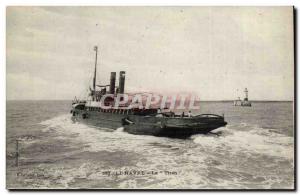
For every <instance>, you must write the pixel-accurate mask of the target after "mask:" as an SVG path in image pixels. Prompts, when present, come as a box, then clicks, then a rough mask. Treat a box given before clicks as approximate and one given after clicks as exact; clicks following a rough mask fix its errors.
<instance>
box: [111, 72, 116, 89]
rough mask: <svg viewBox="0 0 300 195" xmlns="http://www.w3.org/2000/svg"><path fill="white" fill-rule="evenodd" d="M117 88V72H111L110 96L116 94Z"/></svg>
mask: <svg viewBox="0 0 300 195" xmlns="http://www.w3.org/2000/svg"><path fill="white" fill-rule="evenodd" d="M115 86H116V72H111V73H110V85H109V94H114V93H115Z"/></svg>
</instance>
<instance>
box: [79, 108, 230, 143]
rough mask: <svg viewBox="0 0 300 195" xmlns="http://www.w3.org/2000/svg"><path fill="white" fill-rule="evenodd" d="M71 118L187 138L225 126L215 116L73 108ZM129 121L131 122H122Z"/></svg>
mask: <svg viewBox="0 0 300 195" xmlns="http://www.w3.org/2000/svg"><path fill="white" fill-rule="evenodd" d="M74 111H75V113H76V114H73V118H74V119H76V120H78V121H81V122H84V123H86V124H89V125H93V126H97V127H104V128H111V129H117V128H120V127H124V131H126V132H128V133H131V134H136V135H154V136H165V137H175V138H187V137H189V136H191V135H194V134H201V133H202V134H203V133H204V134H206V133H208V132H210V131H212V130H214V129H217V128H219V127H222V126H225V125H226V124H227V123H226V122H225V121H224V118H222V119H219V118H218V119H215V118H180V117H176V118H175V117H174V118H171V117H155V116H139V115H127V114H116V113H105V112H98V111H85V110H77V109H75V110H74ZM124 119H126V120H128V121H131V122H132V123H131V124H128V123H126V122H124Z"/></svg>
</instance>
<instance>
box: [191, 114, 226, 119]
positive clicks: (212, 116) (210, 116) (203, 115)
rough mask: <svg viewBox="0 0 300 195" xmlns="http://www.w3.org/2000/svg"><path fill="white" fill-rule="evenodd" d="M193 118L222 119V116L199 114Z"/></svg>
mask: <svg viewBox="0 0 300 195" xmlns="http://www.w3.org/2000/svg"><path fill="white" fill-rule="evenodd" d="M194 117H207V118H224V116H220V115H217V114H199V115H196V116H194Z"/></svg>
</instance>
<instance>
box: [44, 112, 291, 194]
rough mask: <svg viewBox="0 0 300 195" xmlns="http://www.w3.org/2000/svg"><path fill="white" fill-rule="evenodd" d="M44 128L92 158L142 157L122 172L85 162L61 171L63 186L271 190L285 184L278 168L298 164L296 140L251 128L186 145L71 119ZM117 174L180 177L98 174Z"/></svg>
mask: <svg viewBox="0 0 300 195" xmlns="http://www.w3.org/2000/svg"><path fill="white" fill-rule="evenodd" d="M41 125H44V126H45V128H44V129H43V131H44V132H48V133H52V135H54V136H56V137H57V138H59V139H66V140H72V143H83V144H85V145H86V146H88V147H84V148H83V149H82V151H85V152H91V155H93V154H92V153H93V152H94V153H95V152H104V151H107V152H112V153H113V152H116V151H118V152H120V153H128V154H134V155H135V156H137V159H136V160H135V164H134V165H127V166H126V165H125V166H121V167H117V168H116V167H115V166H113V165H111V166H110V165H107V164H103V162H101V159H100V160H99V161H98V162H97V163H93V162H92V161H90V160H89V159H86V160H85V162H84V163H82V164H81V165H80V166H79V168H71V169H70V168H68V169H66V170H64V168H61V169H60V171H61V172H60V173H59V175H64V176H63V177H60V180H59V181H60V183H61V184H62V185H63V186H69V185H70V184H71V183H74V182H75V181H76V179H77V180H78V179H80V178H84V179H86V180H91V181H99V182H100V181H101V182H102V183H107V185H108V186H109V183H114V185H113V186H114V187H118V188H253V187H251V186H254V188H257V187H261V188H268V187H271V186H272V185H276V184H278V186H280V185H279V184H280V183H281V182H284V180H285V178H284V177H283V178H282V177H281V175H278V173H277V172H276V173H275V172H272V170H273V169H274V167H275V169H276V168H278V167H279V165H277V164H276V163H280V162H281V161H283V160H286V161H288V162H290V163H291V164H293V138H292V137H288V136H286V135H283V134H278V133H276V132H274V131H273V130H271V129H262V128H259V127H256V126H253V125H248V124H240V126H228V127H224V128H219V129H218V130H216V132H219V133H220V135H219V136H217V135H194V136H192V137H191V139H186V140H180V139H171V138H163V137H154V136H143V135H132V134H128V133H126V132H124V131H123V128H118V129H117V130H115V131H111V130H107V129H103V128H98V127H93V126H88V125H85V124H82V123H78V122H74V121H72V120H71V117H70V115H61V116H58V117H55V118H52V119H50V120H46V121H43V122H42V123H41ZM261 155H264V156H268V158H271V159H270V163H271V164H270V167H268V166H269V164H268V163H267V162H265V161H267V159H264V158H266V157H262V159H260V156H261ZM244 158H248V159H249V162H246V161H245V162H244V163H241V162H240V159H244ZM273 158H275V159H276V160H272V159H273ZM277 159H278V160H277ZM116 160H118V159H116ZM251 161H253V162H257V163H256V164H255V163H251ZM274 163H275V164H274ZM263 166H264V167H263ZM291 166H292V165H291ZM114 169H117V170H146V171H152V170H153V171H158V172H163V171H166V170H167V171H176V172H177V175H171V176H170V175H165V174H159V175H147V176H143V177H129V176H118V177H117V176H116V177H105V176H103V175H102V174H101V172H100V171H99V170H114ZM283 172H284V170H283ZM290 172H292V171H290V170H289V172H288V174H290ZM280 174H281V173H280ZM54 178H55V177H54ZM111 185H112V184H111ZM69 187H70V186H69ZM104 188H105V186H104ZM275 188H276V186H275Z"/></svg>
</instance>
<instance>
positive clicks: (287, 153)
mask: <svg viewBox="0 0 300 195" xmlns="http://www.w3.org/2000/svg"><path fill="white" fill-rule="evenodd" d="M218 131H221V132H222V135H221V136H216V135H210V136H207V135H195V136H193V137H192V139H193V141H194V142H195V143H197V144H200V145H201V146H204V147H209V148H211V149H212V150H214V149H215V148H218V147H226V149H228V151H231V152H233V153H236V152H239V151H243V152H250V153H259V154H265V155H271V156H277V157H283V158H286V159H293V151H294V147H293V145H294V143H293V142H294V139H293V138H292V137H289V136H286V135H283V134H279V133H275V132H273V131H272V130H270V129H263V128H259V127H252V126H251V128H250V129H249V130H248V131H245V130H244V131H240V130H237V129H232V128H231V127H230V126H229V127H222V128H219V129H218Z"/></svg>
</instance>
